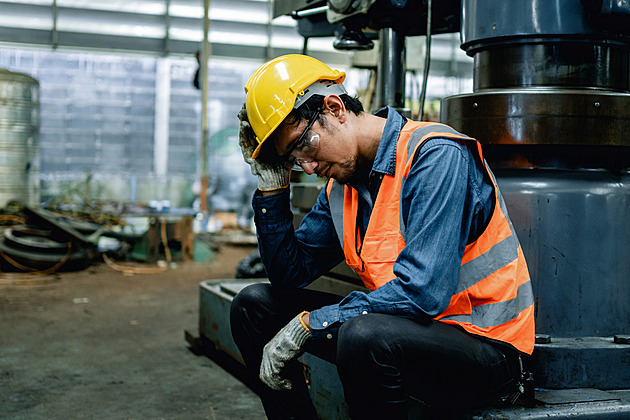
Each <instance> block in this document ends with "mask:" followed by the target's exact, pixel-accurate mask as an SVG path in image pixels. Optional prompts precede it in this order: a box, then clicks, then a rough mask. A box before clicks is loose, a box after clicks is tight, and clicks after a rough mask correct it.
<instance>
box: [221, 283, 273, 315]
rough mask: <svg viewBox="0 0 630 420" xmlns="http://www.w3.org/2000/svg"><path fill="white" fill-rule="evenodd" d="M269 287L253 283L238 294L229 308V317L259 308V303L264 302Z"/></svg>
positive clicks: (264, 284)
mask: <svg viewBox="0 0 630 420" xmlns="http://www.w3.org/2000/svg"><path fill="white" fill-rule="evenodd" d="M269 287H270V286H269V285H268V284H266V283H254V284H250V285H249V286H247V287H245V288H244V289H243V290H241V291H240V292H238V294H237V295H236V296H235V297H234V299H232V304H231V306H230V315H231V317H234V316H239V315H241V314H242V313H243V312H246V311H247V310H248V309H250V310H251V309H253V308H256V307H258V306H260V304H261V302H264V301H265V300H266V297H267V295H268V288H269Z"/></svg>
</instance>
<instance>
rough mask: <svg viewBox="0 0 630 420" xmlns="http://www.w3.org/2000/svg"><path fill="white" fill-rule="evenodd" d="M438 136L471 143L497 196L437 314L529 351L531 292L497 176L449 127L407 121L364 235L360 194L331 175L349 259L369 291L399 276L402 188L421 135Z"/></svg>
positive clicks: (331, 194) (336, 219)
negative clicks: (360, 229) (393, 169)
mask: <svg viewBox="0 0 630 420" xmlns="http://www.w3.org/2000/svg"><path fill="white" fill-rule="evenodd" d="M435 137H440V138H450V139H455V140H458V141H460V142H461V141H466V142H473V144H475V145H476V150H477V153H478V155H479V156H478V157H479V161H480V162H483V169H484V170H485V171H486V172H487V174H488V175H489V177H490V179H491V180H492V185H493V187H494V197H495V205H494V209H493V212H492V216H491V218H490V222H489V223H488V225H487V226H486V228H485V229H484V231H483V232H482V233H481V235H480V236H479V237H478V238H477V239H476V240H475V241H474V242H472V243H470V244H468V245H467V246H466V248H465V250H464V255H463V258H462V262H461V267H460V271H459V277H458V282H457V288H456V290H455V293H454V294H453V295H452V296H451V301H450V303H449V305H448V307H447V308H446V310H445V311H444V312H442V313H441V314H439V315H438V316H436V317H435V319H437V320H439V321H442V322H445V323H448V324H457V325H460V326H461V327H463V328H464V329H465V330H466V331H468V332H470V333H472V334H477V335H481V336H484V337H488V338H492V339H495V340H499V341H503V342H507V343H510V344H512V345H513V346H514V347H516V348H517V349H518V350H520V351H522V352H524V353H527V354H531V353H532V351H533V349H534V296H533V291H532V286H531V281H530V278H529V272H528V270H527V264H526V262H525V257H524V256H523V252H522V250H521V246H520V243H519V241H518V238H517V237H516V233H515V232H514V229H513V227H512V223H511V221H510V219H509V217H508V214H507V210H506V207H505V203H504V202H503V197H502V196H501V194H500V192H499V187H498V186H497V184H496V180H495V179H494V175H493V174H492V172H491V171H490V168H488V166H487V165H486V163H485V161H484V160H483V154H482V150H481V145H480V144H479V142H477V141H476V140H474V139H472V138H470V137H466V136H463V135H462V134H460V133H458V132H456V131H455V130H454V129H452V128H451V127H448V126H446V125H444V124H437V123H427V122H417V121H407V123H406V124H405V126H404V127H403V129H402V130H401V132H400V136H399V138H398V146H397V150H396V172H395V174H394V176H389V175H385V176H384V177H383V180H382V182H381V186H380V188H379V192H378V195H377V197H376V201H375V203H374V208H373V210H372V215H371V216H370V222H369V223H368V226H367V229H366V231H365V234H364V235H363V237H360V235H359V232H358V227H357V223H356V220H357V209H358V202H359V193H358V192H357V191H356V190H355V189H354V188H352V187H350V186H347V185H346V186H344V185H342V184H339V183H338V182H336V181H334V180H332V179H331V180H330V181H329V182H328V184H327V186H326V195H327V197H328V201H329V204H330V210H331V214H332V219H333V224H334V226H335V230H336V231H337V235H338V236H339V240H340V243H341V245H342V247H343V250H344V254H345V257H346V262H347V264H348V265H349V266H350V267H351V268H352V269H353V270H354V271H355V272H356V273H357V274H358V275H359V277H360V278H361V279H362V280H363V283H364V284H365V286H366V287H367V288H368V289H370V290H375V289H377V288H378V287H380V286H382V285H383V284H385V283H387V282H389V281H390V280H392V279H394V278H396V275H395V274H394V270H393V269H394V262H395V261H396V259H397V258H398V255H399V254H400V252H401V251H402V249H403V248H404V247H405V224H404V223H403V221H401V219H400V217H401V216H400V192H401V190H402V186H403V184H404V182H405V179H406V177H407V175H408V174H409V171H410V169H411V165H412V163H413V157H414V156H415V154H416V151H417V150H418V148H419V147H420V146H421V145H422V144H423V143H424V142H425V141H426V140H428V139H431V138H435ZM473 149H474V148H473ZM497 203H498V204H499V205H496V204H497ZM359 250H360V252H359Z"/></svg>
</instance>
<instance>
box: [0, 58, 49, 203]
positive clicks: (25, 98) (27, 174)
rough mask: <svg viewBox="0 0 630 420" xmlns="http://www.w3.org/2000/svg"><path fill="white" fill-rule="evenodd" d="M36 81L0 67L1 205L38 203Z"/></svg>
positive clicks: (37, 86) (37, 89)
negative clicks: (14, 202)
mask: <svg viewBox="0 0 630 420" xmlns="http://www.w3.org/2000/svg"><path fill="white" fill-rule="evenodd" d="M39 191H40V189H39V83H38V82H37V80H35V79H34V78H32V77H30V76H28V75H26V74H22V73H15V72H12V71H9V70H6V69H0V208H2V207H5V206H6V205H7V204H8V203H9V202H11V201H17V202H20V203H22V204H28V205H37V204H38V203H39V194H40V193H39Z"/></svg>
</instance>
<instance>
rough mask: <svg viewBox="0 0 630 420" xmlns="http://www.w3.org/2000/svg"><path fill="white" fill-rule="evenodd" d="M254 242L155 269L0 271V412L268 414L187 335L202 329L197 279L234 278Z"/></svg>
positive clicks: (60, 415)
mask: <svg viewBox="0 0 630 420" xmlns="http://www.w3.org/2000/svg"><path fill="white" fill-rule="evenodd" d="M252 249H253V248H252V247H248V246H223V247H222V248H221V249H220V250H219V251H218V253H217V254H215V255H214V257H213V258H212V259H211V260H210V261H208V262H195V263H180V264H178V265H177V266H176V267H175V268H171V269H169V270H168V271H165V272H163V273H160V274H135V275H125V274H123V273H122V272H120V271H117V270H115V269H113V268H112V267H110V266H108V265H106V264H104V263H99V264H95V265H93V266H91V267H90V268H88V269H86V270H83V271H79V272H71V273H61V274H58V275H54V276H47V277H40V278H37V277H29V276H26V275H24V274H11V273H5V274H2V273H0V419H24V420H28V419H64V420H66V419H95V420H99V419H116V420H118V419H167V420H168V419H182V420H183V419H186V420H190V419H247V420H257V419H264V418H265V416H264V413H263V409H262V405H261V404H260V401H259V399H258V398H257V396H256V395H255V394H254V393H253V392H252V391H251V390H250V389H249V388H247V387H246V386H245V385H243V383H241V382H239V381H238V380H237V379H235V378H234V377H233V376H232V375H230V374H229V373H227V372H226V371H225V370H223V368H222V367H220V366H219V365H217V364H216V363H215V362H213V360H212V359H210V358H208V357H206V356H196V355H195V354H193V352H192V351H191V350H190V349H189V345H188V343H187V342H186V340H185V339H184V335H185V331H190V332H194V333H197V332H198V314H199V283H200V282H201V281H203V280H207V279H223V278H233V277H234V275H235V269H236V265H237V263H238V262H239V261H240V260H241V259H242V258H244V257H245V256H247V255H248V254H249V253H250V252H251V251H252Z"/></svg>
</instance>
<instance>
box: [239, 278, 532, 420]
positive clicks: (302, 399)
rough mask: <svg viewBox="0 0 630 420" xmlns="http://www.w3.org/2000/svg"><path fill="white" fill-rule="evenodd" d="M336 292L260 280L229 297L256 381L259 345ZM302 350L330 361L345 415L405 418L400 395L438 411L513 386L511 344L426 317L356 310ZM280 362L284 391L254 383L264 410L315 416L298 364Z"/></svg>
mask: <svg viewBox="0 0 630 420" xmlns="http://www.w3.org/2000/svg"><path fill="white" fill-rule="evenodd" d="M341 299H342V297H341V296H338V295H333V294H329V293H323V292H317V291H311V290H304V289H278V288H275V287H273V286H271V285H270V284H267V283H261V284H254V285H251V286H248V287H247V288H245V289H243V290H242V291H241V292H240V293H239V294H238V295H237V296H236V297H235V298H234V301H233V302H232V307H231V313H230V323H231V328H232V336H233V337H234V341H235V342H236V344H237V346H238V348H239V349H240V351H241V355H242V356H243V359H244V360H245V364H246V366H247V368H248V370H249V372H250V374H251V375H252V376H253V377H254V378H256V380H258V381H259V379H258V373H259V370H260V363H261V359H262V351H263V347H264V346H265V344H267V343H268V342H269V340H271V338H273V337H274V335H275V334H276V333H277V332H278V331H279V330H280V329H281V328H282V327H284V326H285V325H286V324H287V323H288V322H289V321H290V320H291V319H292V318H293V317H295V316H296V315H297V314H299V313H300V312H302V311H305V310H306V311H311V310H315V309H318V308H321V307H322V306H326V305H331V304H335V303H338V302H339V301H340V300H341ZM304 350H305V351H307V352H309V353H311V354H314V355H316V356H318V357H321V358H323V359H325V360H328V361H329V362H332V363H335V364H336V365H337V371H338V373H339V377H340V379H341V382H342V384H343V390H344V395H345V399H346V402H347V403H348V406H349V408H350V415H351V417H352V418H353V419H378V420H383V419H388V420H395V419H404V420H407V398H408V395H411V396H413V397H414V398H417V399H419V400H421V401H423V402H424V403H426V404H428V405H431V406H433V407H444V410H445V413H446V411H449V410H452V409H462V408H468V407H476V406H483V405H488V404H492V403H495V402H496V401H497V400H498V399H499V397H504V396H506V395H507V394H510V393H511V392H513V391H514V390H515V387H516V381H517V380H518V378H519V377H520V367H519V362H518V355H517V354H516V351H514V349H513V348H512V347H508V346H504V345H502V344H500V343H496V342H493V341H489V340H486V339H483V338H481V337H478V336H475V335H472V334H469V333H467V332H465V331H464V330H463V329H462V328H460V327H457V326H453V325H448V324H445V323H443V322H439V321H435V320H433V319H431V318H429V317H426V318H425V319H421V320H418V319H415V320H410V319H407V318H403V317H401V316H394V315H385V314H377V313H374V314H367V315H359V316H357V317H355V318H352V319H350V320H349V321H347V322H345V323H344V324H343V325H342V327H341V329H340V330H339V333H338V336H337V337H333V338H332V339H322V340H316V341H314V340H308V341H307V344H306V346H305V349H304ZM285 369H286V372H285V377H287V378H289V379H291V381H292V383H293V389H292V390H291V391H273V390H271V389H270V388H268V387H266V386H264V385H263V386H261V388H262V389H263V391H262V395H261V396H260V397H261V400H262V403H263V406H264V408H265V412H266V414H267V417H268V418H269V419H316V418H317V417H316V414H315V409H314V407H313V404H312V402H311V400H310V397H309V394H308V389H307V387H306V383H305V381H304V373H303V371H302V368H301V365H300V364H299V363H298V361H294V363H292V364H288V365H287V367H286V368H285Z"/></svg>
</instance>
